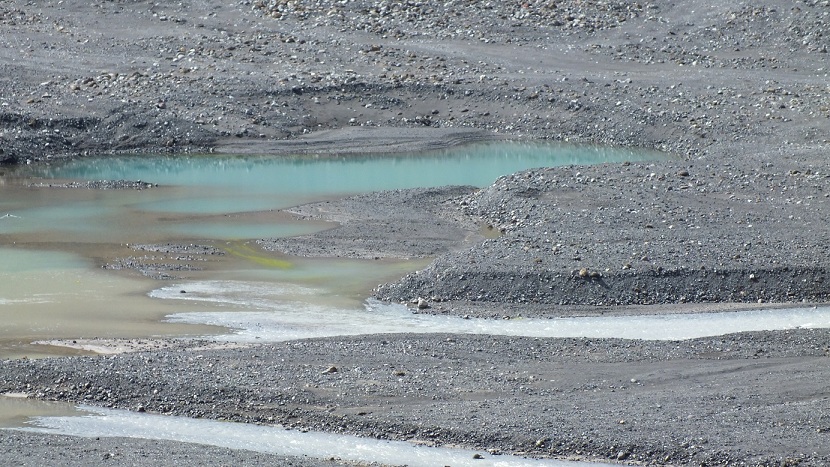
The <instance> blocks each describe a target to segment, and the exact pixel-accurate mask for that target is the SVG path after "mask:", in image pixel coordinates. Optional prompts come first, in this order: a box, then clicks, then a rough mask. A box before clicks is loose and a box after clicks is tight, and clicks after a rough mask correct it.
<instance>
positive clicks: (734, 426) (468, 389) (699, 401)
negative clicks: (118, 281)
mask: <svg viewBox="0 0 830 467" xmlns="http://www.w3.org/2000/svg"><path fill="white" fill-rule="evenodd" d="M828 338H830V331H827V330H795V331H778V332H764V333H743V334H737V335H728V336H721V337H714V338H703V339H694V340H688V341H679V342H674V341H670V342H636V341H626V340H620V339H604V340H602V339H533V338H515V337H509V338H508V337H499V336H457V335H378V336H360V337H348V338H331V339H312V340H305V341H298V342H291V343H283V344H272V345H262V346H255V347H251V348H244V349H234V350H224V351H215V350H198V351H174V352H170V351H160V352H153V353H137V354H123V355H118V356H109V357H85V358H59V359H48V360H34V361H27V360H17V361H4V362H0V372H2V374H3V375H4V377H3V379H2V380H0V392H2V391H25V392H27V393H29V394H32V395H33V396H34V397H38V398H42V399H47V400H61V401H72V402H79V403H81V402H82V403H87V404H93V405H101V406H105V407H118V408H125V409H130V410H143V411H149V412H156V413H163V414H175V415H183V416H190V417H206V418H213V419H218V420H234V421H243V422H247V423H265V424H283V425H285V426H287V427H294V428H297V429H317V430H326V431H332V432H339V433H355V434H360V435H363V436H371V437H382V438H392V439H410V440H422V441H425V442H427V443H435V444H450V443H451V444H458V445H462V446H468V447H472V448H476V449H489V450H490V452H492V453H496V452H504V453H511V452H519V453H525V454H530V455H534V456H577V457H583V458H595V459H625V460H627V461H638V462H645V463H661V464H662V463H668V464H672V465H726V464H732V463H738V464H740V465H759V466H760V465H824V464H825V463H826V462H828V461H830V451H828V445H827V443H826V442H825V437H826V435H825V432H826V431H827V430H830V419H828V418H827V416H826V413H827V409H828V408H830V407H828V400H827V398H826V397H825V396H824V395H823V393H824V391H823V390H819V389H818V388H817V387H815V386H812V385H810V384H804V383H805V382H807V381H810V380H812V379H813V378H822V377H823V375H824V374H825V373H826V362H827V356H828V352H830V349H829V348H828V346H827V342H828ZM738 382H740V384H737V383H738ZM747 427H752V428H751V429H750V430H747ZM772 439H775V440H776V442H775V443H770V442H769V441H770V440H772ZM781 446H790V448H787V449H782V448H781ZM794 446H799V448H794Z"/></svg>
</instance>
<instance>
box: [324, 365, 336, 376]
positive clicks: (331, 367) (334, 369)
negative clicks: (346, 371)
mask: <svg viewBox="0 0 830 467" xmlns="http://www.w3.org/2000/svg"><path fill="white" fill-rule="evenodd" d="M332 373H337V367H336V366H330V367H328V368H326V369H325V370H323V374H324V375H328V374H332Z"/></svg>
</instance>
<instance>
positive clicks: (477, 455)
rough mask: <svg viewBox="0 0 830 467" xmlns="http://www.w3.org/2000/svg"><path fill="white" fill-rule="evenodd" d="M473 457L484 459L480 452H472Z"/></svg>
mask: <svg viewBox="0 0 830 467" xmlns="http://www.w3.org/2000/svg"><path fill="white" fill-rule="evenodd" d="M473 459H484V456H482V455H481V454H473Z"/></svg>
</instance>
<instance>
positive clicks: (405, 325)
mask: <svg viewBox="0 0 830 467" xmlns="http://www.w3.org/2000/svg"><path fill="white" fill-rule="evenodd" d="M182 290H185V291H186V293H182ZM314 294H315V291H314V289H309V288H303V287H294V286H284V285H283V286H275V285H274V284H271V283H256V282H234V281H205V282H193V283H186V284H179V285H174V286H169V287H163V288H160V289H156V290H154V291H152V292H151V293H150V296H152V297H155V298H160V299H167V300H187V301H192V302H193V303H194V306H198V304H204V305H207V304H210V306H211V308H213V311H194V312H186V313H176V314H173V315H170V316H169V317H168V318H167V319H168V321H170V322H176V323H191V324H209V325H216V326H225V327H228V328H232V329H234V330H235V331H234V332H233V333H232V334H228V335H225V336H219V339H222V340H229V341H237V342H252V341H256V342H277V341H286V340H292V339H302V338H310V337H327V336H344V335H359V334H379V333H404V332H414V333H437V332H446V333H460V334H495V335H505V336H529V337H593V338H625V339H645V340H679V339H692V338H696V337H706V336H716V335H722V334H729V333H734V332H745V331H762V330H774V329H795V328H827V327H830V307H809V308H788V309H759V310H748V311H729V312H718V313H684V314H665V315H640V316H598V317H579V318H554V319H533V318H513V319H509V320H493V319H476V318H472V319H464V318H461V317H456V316H435V315H429V314H414V313H412V312H411V311H410V310H409V309H408V308H406V307H405V306H402V305H395V304H384V303H381V302H377V301H368V302H367V303H366V305H365V308H364V309H349V308H334V307H331V306H327V305H321V304H315V303H314V302H313V301H309V300H308V299H307V298H308V297H310V296H313V295H314ZM301 296H303V298H305V299H299V298H300V297H301ZM217 307H218V308H219V310H216V308H217ZM223 307H225V309H233V310H234V311H223Z"/></svg>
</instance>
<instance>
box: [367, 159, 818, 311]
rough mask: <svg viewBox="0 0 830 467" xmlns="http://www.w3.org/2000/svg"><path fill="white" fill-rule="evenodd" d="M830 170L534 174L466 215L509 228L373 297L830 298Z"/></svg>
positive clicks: (475, 199)
mask: <svg viewBox="0 0 830 467" xmlns="http://www.w3.org/2000/svg"><path fill="white" fill-rule="evenodd" d="M828 182H830V173H827V172H826V171H824V170H822V169H818V168H816V167H814V166H813V165H811V164H804V165H802V166H801V169H800V170H799V169H790V168H789V165H787V164H773V163H767V164H763V165H762V166H761V167H757V168H753V167H745V166H735V165H732V164H724V165H723V166H722V167H719V168H714V167H710V166H701V165H700V164H692V163H687V162H659V163H648V164H647V163H633V164H624V165H622V166H611V165H607V166H595V167H566V168H550V169H538V170H531V171H526V172H522V173H519V174H514V175H509V176H505V177H502V178H500V179H499V180H498V181H496V183H494V184H493V185H491V186H489V187H487V188H485V189H483V190H481V191H479V192H477V193H474V194H472V195H470V196H468V197H466V198H465V199H463V200H462V201H461V202H460V203H459V206H456V207H455V208H456V210H461V211H462V212H464V213H465V214H467V215H470V216H471V217H473V218H477V219H480V220H481V222H485V223H489V224H490V225H492V226H493V227H494V228H497V229H499V230H500V231H501V232H503V235H502V236H501V237H499V238H496V239H488V240H486V241H483V242H479V243H477V244H475V245H473V246H472V247H469V248H466V249H463V250H461V251H456V252H454V253H450V254H447V255H444V256H441V257H439V258H438V259H436V260H435V262H433V263H432V264H431V265H430V266H429V267H428V268H426V269H425V270H422V271H418V272H416V273H413V274H409V275H407V276H406V277H404V278H402V279H401V280H400V281H398V282H396V283H394V284H387V285H383V286H380V287H379V288H377V289H376V290H375V295H376V296H377V297H379V298H382V299H385V300H396V301H407V300H411V299H412V298H414V297H418V296H420V297H432V298H433V299H434V300H435V301H457V300H461V301H481V302H496V303H520V304H521V303H533V304H548V305H594V306H609V305H648V304H671V303H685V302H695V303H706V302H758V303H761V302H801V301H808V302H826V301H828V300H830V282H828V280H830V278H828V276H827V271H828V269H830V263H828V261H827V259H828V258H830V247H828V245H830V230H828V223H827V222H826V219H828V218H830V217H829V216H830V198H828V197H830V193H828V191H827V187H828Z"/></svg>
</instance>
